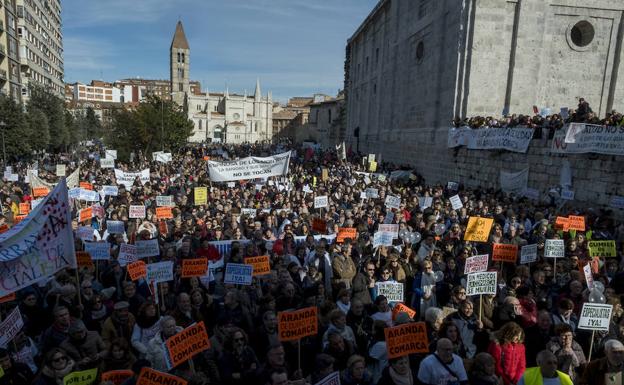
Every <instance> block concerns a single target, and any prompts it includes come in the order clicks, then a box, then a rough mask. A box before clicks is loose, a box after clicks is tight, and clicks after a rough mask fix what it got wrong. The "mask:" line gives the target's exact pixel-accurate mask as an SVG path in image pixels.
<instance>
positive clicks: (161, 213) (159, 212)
mask: <svg viewBox="0 0 624 385" xmlns="http://www.w3.org/2000/svg"><path fill="white" fill-rule="evenodd" d="M156 218H157V219H171V218H173V210H172V209H171V207H156Z"/></svg>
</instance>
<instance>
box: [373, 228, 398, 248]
mask: <svg viewBox="0 0 624 385" xmlns="http://www.w3.org/2000/svg"><path fill="white" fill-rule="evenodd" d="M392 240H393V234H392V233H386V232H384V231H377V232H376V233H375V234H374V235H373V248H377V247H379V246H392Z"/></svg>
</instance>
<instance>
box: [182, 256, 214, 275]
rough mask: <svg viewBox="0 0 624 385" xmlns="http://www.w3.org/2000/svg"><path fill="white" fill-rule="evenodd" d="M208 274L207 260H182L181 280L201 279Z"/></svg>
mask: <svg viewBox="0 0 624 385" xmlns="http://www.w3.org/2000/svg"><path fill="white" fill-rule="evenodd" d="M206 273H208V258H192V259H183V260H182V278H190V277H203V276H204V275H206Z"/></svg>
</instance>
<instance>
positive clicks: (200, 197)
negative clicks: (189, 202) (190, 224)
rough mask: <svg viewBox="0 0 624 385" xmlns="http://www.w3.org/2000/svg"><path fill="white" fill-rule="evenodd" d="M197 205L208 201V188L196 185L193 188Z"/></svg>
mask: <svg viewBox="0 0 624 385" xmlns="http://www.w3.org/2000/svg"><path fill="white" fill-rule="evenodd" d="M193 193H194V194H193V195H194V198H195V204H196V205H205V204H207V203H208V188H207V187H195V189H194V190H193Z"/></svg>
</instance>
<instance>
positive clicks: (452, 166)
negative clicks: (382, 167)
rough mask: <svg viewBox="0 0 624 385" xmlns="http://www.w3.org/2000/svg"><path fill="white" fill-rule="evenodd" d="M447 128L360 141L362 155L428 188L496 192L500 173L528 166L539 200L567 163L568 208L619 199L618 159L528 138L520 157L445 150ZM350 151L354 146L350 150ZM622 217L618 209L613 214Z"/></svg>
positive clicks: (622, 167) (622, 186)
mask: <svg viewBox="0 0 624 385" xmlns="http://www.w3.org/2000/svg"><path fill="white" fill-rule="evenodd" d="M447 137H448V128H439V129H431V128H427V129H417V130H409V131H405V132H403V133H402V135H401V136H400V137H399V136H398V135H390V136H387V137H385V138H383V139H382V140H376V139H375V140H374V139H373V138H372V137H371V138H370V140H366V138H360V151H362V152H363V153H368V152H372V153H377V154H379V153H380V152H381V154H382V155H381V156H382V161H387V162H394V163H397V164H410V165H412V166H414V167H415V168H416V169H417V171H418V172H419V173H420V174H421V175H423V177H424V178H425V179H426V181H427V183H428V184H432V183H444V184H446V182H448V181H458V182H461V183H464V184H465V185H466V186H483V187H495V188H498V187H500V182H499V177H500V175H499V173H500V171H501V170H504V171H510V172H516V171H520V170H522V169H524V168H526V167H527V166H528V167H529V183H528V187H531V188H535V189H537V190H539V191H540V193H541V194H542V196H544V195H545V194H547V192H548V190H549V189H550V188H551V187H554V186H557V185H559V181H560V174H561V168H562V165H563V163H564V162H565V161H566V160H567V161H568V162H569V164H570V168H571V170H572V183H573V187H572V189H573V190H574V191H575V201H574V202H573V204H574V205H577V206H589V207H597V206H598V207H600V206H606V205H608V203H609V200H610V199H611V197H612V196H613V195H620V196H624V157H622V156H614V155H601V154H555V153H551V151H550V149H551V146H552V140H548V139H546V138H547V133H546V134H545V135H544V137H545V138H544V139H533V140H532V141H531V143H530V145H529V150H528V151H527V153H526V154H520V153H513V152H508V151H504V150H468V149H466V148H465V147H459V148H456V149H453V148H447ZM354 148H355V146H354ZM614 212H617V213H616V214H617V216H619V217H623V216H624V210H617V209H616V210H614Z"/></svg>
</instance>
